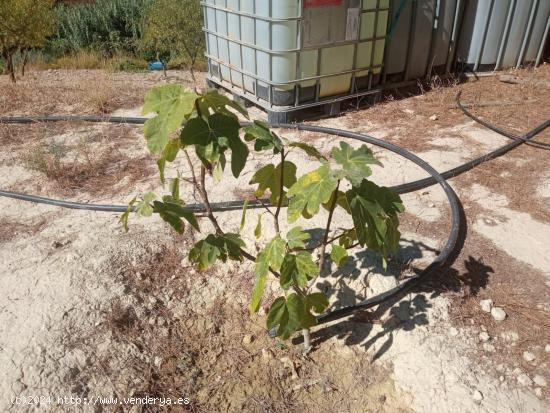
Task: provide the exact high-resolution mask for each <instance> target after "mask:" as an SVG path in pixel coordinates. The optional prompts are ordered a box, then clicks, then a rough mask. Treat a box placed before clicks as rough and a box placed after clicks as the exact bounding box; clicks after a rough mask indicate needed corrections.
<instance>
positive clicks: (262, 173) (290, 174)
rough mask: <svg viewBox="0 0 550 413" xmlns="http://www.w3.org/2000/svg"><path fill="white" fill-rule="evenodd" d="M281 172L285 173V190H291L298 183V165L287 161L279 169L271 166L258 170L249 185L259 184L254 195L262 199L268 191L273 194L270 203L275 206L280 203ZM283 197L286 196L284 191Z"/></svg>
mask: <svg viewBox="0 0 550 413" xmlns="http://www.w3.org/2000/svg"><path fill="white" fill-rule="evenodd" d="M281 170H282V172H283V188H290V187H291V186H292V185H294V183H295V182H296V165H294V164H293V163H292V162H289V161H285V162H284V164H283V163H279V165H277V167H275V165H273V164H269V165H266V166H264V167H263V168H261V169H260V170H258V171H257V172H256V173H255V174H254V176H253V177H252V179H251V180H250V182H249V184H250V185H254V184H258V188H257V189H256V192H255V193H254V195H255V196H256V197H258V198H260V197H262V196H263V194H264V193H265V191H266V190H267V189H269V191H270V192H271V196H270V201H271V203H272V204H273V205H276V204H277V203H278V200H279V197H280V196H281ZM282 192H283V193H282V195H283V196H285V191H284V189H283V191H282Z"/></svg>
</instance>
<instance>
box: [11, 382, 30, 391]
mask: <svg viewBox="0 0 550 413" xmlns="http://www.w3.org/2000/svg"><path fill="white" fill-rule="evenodd" d="M11 388H12V390H13V391H14V393H15V394H16V395H19V394H21V393H22V392H23V391H24V390H25V389H26V388H27V386H26V385H25V383H22V382H20V381H19V380H17V381H16V382H14V383H13V384H12V386H11Z"/></svg>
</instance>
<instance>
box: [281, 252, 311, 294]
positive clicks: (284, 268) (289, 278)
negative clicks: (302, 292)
mask: <svg viewBox="0 0 550 413" xmlns="http://www.w3.org/2000/svg"><path fill="white" fill-rule="evenodd" d="M307 281H308V279H307V277H306V275H305V274H303V273H301V272H300V271H299V270H298V266H297V264H296V255H294V254H287V255H285V258H284V260H283V264H282V265H281V277H280V278H279V282H280V283H281V287H282V288H283V290H288V289H289V288H290V287H292V286H298V287H302V288H303V287H307Z"/></svg>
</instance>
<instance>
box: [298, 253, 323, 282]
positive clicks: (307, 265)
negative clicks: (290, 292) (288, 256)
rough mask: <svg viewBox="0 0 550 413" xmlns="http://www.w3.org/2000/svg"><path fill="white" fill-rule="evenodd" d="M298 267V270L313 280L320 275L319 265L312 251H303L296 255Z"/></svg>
mask: <svg viewBox="0 0 550 413" xmlns="http://www.w3.org/2000/svg"><path fill="white" fill-rule="evenodd" d="M296 267H297V268H298V272H299V273H300V274H302V275H304V276H306V277H307V279H308V280H311V279H313V278H315V277H316V276H318V275H319V267H318V266H317V265H316V264H315V262H313V257H312V256H311V253H309V252H307V251H301V252H299V253H298V254H297V255H296Z"/></svg>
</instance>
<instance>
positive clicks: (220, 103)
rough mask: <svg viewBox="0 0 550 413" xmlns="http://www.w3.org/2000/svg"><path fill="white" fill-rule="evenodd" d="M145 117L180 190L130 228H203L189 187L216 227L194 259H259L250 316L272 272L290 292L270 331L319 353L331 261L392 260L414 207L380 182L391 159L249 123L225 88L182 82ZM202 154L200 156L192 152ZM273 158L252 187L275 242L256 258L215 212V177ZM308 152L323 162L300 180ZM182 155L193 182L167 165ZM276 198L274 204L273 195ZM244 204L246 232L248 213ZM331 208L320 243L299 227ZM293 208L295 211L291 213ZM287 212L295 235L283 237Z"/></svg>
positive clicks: (159, 96)
mask: <svg viewBox="0 0 550 413" xmlns="http://www.w3.org/2000/svg"><path fill="white" fill-rule="evenodd" d="M143 112H144V114H147V113H151V112H154V113H155V114H156V116H155V117H153V118H151V119H150V120H148V121H147V122H146V124H145V127H144V134H145V138H146V140H147V146H148V148H149V150H150V152H151V153H152V154H154V155H155V156H157V158H158V161H157V165H158V168H159V172H160V180H161V182H162V183H163V184H167V185H168V187H169V188H170V193H169V194H168V195H165V196H162V197H160V198H159V197H157V196H156V195H155V194H153V193H148V194H145V195H144V196H143V197H142V198H140V199H134V200H132V201H131V202H130V205H129V208H128V211H127V212H126V213H125V214H123V216H122V217H121V221H122V223H123V224H124V226H125V228H126V229H128V217H129V214H130V213H136V214H138V215H141V216H151V215H152V214H158V215H159V216H160V217H161V218H162V219H163V220H165V221H166V222H167V223H168V224H170V225H171V226H172V227H173V228H174V229H175V230H176V231H177V232H179V233H183V231H184V229H185V225H186V224H190V225H191V226H192V228H193V229H194V230H195V231H200V227H199V218H198V217H197V216H196V215H195V214H194V213H193V212H192V211H191V210H189V209H188V208H186V204H185V202H184V200H183V199H182V198H181V195H180V183H181V182H182V181H184V182H187V183H188V184H189V185H190V187H192V189H193V191H194V193H196V194H198V195H199V197H200V200H201V202H202V204H203V205H204V209H205V213H204V215H203V218H204V217H206V218H208V219H209V220H210V222H211V224H212V227H213V231H212V233H209V234H206V235H205V236H204V238H203V239H201V240H200V241H198V242H197V243H196V244H195V245H194V246H193V248H192V249H191V250H190V251H189V261H190V262H191V263H193V264H194V265H196V266H197V267H198V269H199V270H205V269H207V268H210V267H211V266H213V265H214V264H215V263H216V262H217V261H222V262H226V261H227V260H236V261H242V260H244V259H248V260H251V261H253V262H254V263H255V280H256V281H255V286H254V289H253V291H252V293H251V299H250V306H249V308H250V311H251V312H257V311H258V310H259V308H260V305H261V302H262V298H263V296H264V290H265V286H266V283H267V280H268V277H269V275H270V274H271V275H272V276H274V277H276V278H278V281H279V284H280V287H281V296H280V297H278V298H276V299H275V300H274V301H273V303H272V304H271V306H270V308H269V311H268V313H267V328H268V329H270V330H274V331H276V334H277V335H278V336H279V337H281V338H282V339H288V338H289V337H290V336H292V335H293V334H294V333H296V332H298V331H300V330H302V332H303V335H304V348H305V351H306V352H307V351H309V349H310V348H311V342H310V337H309V329H310V328H311V327H313V326H314V325H315V324H316V323H317V318H316V315H315V314H320V313H322V312H324V311H325V310H326V309H327V308H328V306H329V300H328V297H327V296H326V295H325V294H324V293H323V292H320V291H315V282H316V280H317V278H318V277H319V276H320V274H321V271H322V270H324V268H325V265H324V263H325V259H326V256H327V255H329V252H328V250H327V249H328V248H330V257H331V259H332V261H333V262H334V263H336V265H337V266H338V267H342V266H343V265H345V263H346V261H347V259H348V253H347V250H348V249H350V248H353V247H355V246H358V245H360V246H362V247H366V248H370V249H372V250H375V251H377V252H379V253H380V254H381V256H382V258H383V262H384V265H385V263H386V257H388V255H389V254H390V253H391V252H392V251H395V250H396V249H397V247H398V244H399V239H400V233H399V230H398V226H399V219H398V215H399V213H401V212H403V211H404V207H403V203H402V201H401V199H400V197H399V196H398V195H397V194H396V193H394V192H392V191H391V190H390V189H388V188H385V187H380V186H378V185H376V184H375V183H373V182H372V181H370V180H369V179H368V177H369V176H370V175H371V172H372V171H371V166H372V165H378V166H381V163H380V162H379V161H377V160H376V159H375V157H374V155H373V153H372V151H371V150H370V149H369V148H368V147H367V146H366V145H362V146H361V147H359V148H353V147H351V146H350V145H349V144H347V143H346V142H340V143H339V145H338V146H336V147H334V148H333V149H332V153H331V155H332V156H331V158H332V159H331V160H329V159H327V158H326V157H325V156H323V155H322V154H321V153H320V152H319V151H318V150H317V149H316V148H315V147H313V146H311V145H308V144H306V143H304V142H296V141H290V140H287V139H284V138H282V137H280V136H278V135H277V134H276V133H275V132H273V131H272V130H271V129H270V128H269V126H268V125H267V124H265V123H263V122H261V121H254V122H253V123H248V124H247V125H245V126H241V124H240V122H239V120H238V114H240V115H242V116H244V117H246V118H248V113H247V111H246V110H245V109H244V108H242V107H241V106H240V105H238V104H237V103H235V102H233V101H231V100H230V99H228V98H226V97H225V96H223V95H220V94H219V93H218V92H216V91H208V92H206V93H203V94H198V93H195V92H191V91H186V90H184V89H183V88H182V87H180V86H178V85H165V86H161V87H157V88H154V89H152V90H151V91H150V92H149V93H148V94H147V95H146V97H145V104H144V107H143ZM191 149H194V152H195V154H196V158H195V159H196V160H195V161H193V158H194V157H193V156H192V155H190V153H189V151H190V150H191ZM251 150H253V151H255V152H262V153H266V154H269V155H270V157H271V159H277V162H275V163H269V164H267V165H265V166H263V167H262V168H260V169H258V170H257V171H255V173H254V175H253V176H252V179H251V180H250V185H252V186H253V188H254V189H255V192H254V195H255V197H256V198H257V199H258V200H259V201H260V203H261V205H262V206H263V208H265V210H266V211H267V212H265V213H269V215H271V217H272V220H273V227H274V234H275V235H274V236H273V237H272V238H271V239H269V240H267V242H266V243H265V245H264V247H263V249H261V250H260V251H259V253H258V254H257V256H254V255H252V254H251V253H250V252H248V249H247V245H246V243H245V241H244V240H243V239H242V237H241V235H240V234H239V233H232V232H226V231H224V229H222V227H221V225H220V222H219V221H218V218H217V216H216V214H215V212H216V211H215V210H214V208H213V207H212V204H211V200H210V198H209V193H208V191H207V186H206V180H207V179H212V180H214V181H215V182H219V181H220V179H221V178H222V176H223V175H224V173H226V171H225V170H226V164H227V160H228V157H230V164H231V173H232V175H233V176H234V177H235V178H238V177H239V176H240V174H241V173H242V171H243V169H244V168H245V166H246V164H247V160H248V158H249V153H250V151H251ZM296 150H297V151H304V152H305V153H306V154H307V155H308V156H309V157H311V158H312V159H315V161H316V162H317V163H318V167H317V168H315V169H314V170H312V171H310V172H308V173H306V174H304V175H302V176H297V167H296V165H295V164H294V163H293V162H292V161H290V160H289V158H288V155H289V154H290V152H291V151H296ZM180 153H181V154H182V155H183V157H184V160H185V163H186V164H187V166H188V168H189V171H188V173H189V175H190V178H182V177H181V176H180V175H179V172H178V177H177V178H174V179H171V180H168V182H165V181H166V179H165V169H166V167H167V165H168V164H170V163H173V162H174V161H175V160H176V158H177V156H178V154H180ZM264 196H267V199H263V197H264ZM247 205H248V201H245V202H244V205H243V211H242V220H241V231H242V228H243V226H244V223H245V220H246V214H247ZM321 209H323V210H325V211H326V212H325V214H326V216H327V219H326V225H325V227H324V232H323V235H322V237H321V239H319V240H313V239H311V235H310V233H309V232H307V231H305V230H304V229H303V228H302V227H301V226H298V225H296V221H298V220H299V219H302V218H304V219H306V220H307V219H310V218H312V217H313V216H315V215H317V214H319V213H320V212H321ZM336 209H341V210H342V211H344V212H345V213H347V214H349V216H351V220H350V221H351V222H353V226H352V228H349V229H344V230H338V231H334V230H333V229H332V225H333V222H332V220H333V217H334V212H335V210H336ZM283 210H286V214H284V213H283ZM285 215H286V223H287V225H286V227H287V228H290V230H288V231H284V232H283V231H282V230H281V227H282V226H283V225H282V224H283V219H284V216H285ZM261 217H262V215H259V218H258V224H257V225H256V229H255V231H254V233H255V234H254V235H255V236H256V237H257V238H260V237H261V235H262V221H261Z"/></svg>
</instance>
